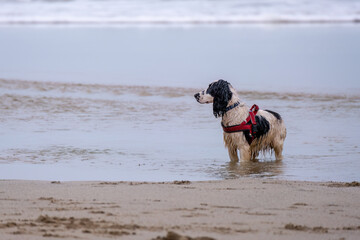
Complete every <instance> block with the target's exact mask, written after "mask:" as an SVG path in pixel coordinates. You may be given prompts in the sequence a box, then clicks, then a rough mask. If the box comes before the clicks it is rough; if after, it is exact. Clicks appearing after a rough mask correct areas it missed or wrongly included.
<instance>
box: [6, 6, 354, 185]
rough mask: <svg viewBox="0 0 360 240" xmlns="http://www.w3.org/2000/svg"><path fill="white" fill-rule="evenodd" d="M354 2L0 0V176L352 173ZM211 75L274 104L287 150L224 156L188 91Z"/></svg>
mask: <svg viewBox="0 0 360 240" xmlns="http://www.w3.org/2000/svg"><path fill="white" fill-rule="evenodd" d="M324 9H325V10H326V11H325V10H324ZM359 9H360V8H359V3H358V2H357V1H325V0H322V1H211V0H206V1H205V0H197V1H176V0H175V1H160V0H159V1H158V0H152V1H141V0H135V1H126V0H124V1H89V0H74V1H28V0H22V1H4V0H0V99H1V101H0V126H1V128H0V179H31V180H51V181H74V180H102V181H173V180H190V181H196V180H219V179H228V178H241V177H249V176H250V177H264V178H276V179H288V180H306V181H358V180H359V174H358V172H359V169H360V161H359V158H360V150H359V147H360V141H359V133H360V122H359V121H358V120H359V118H360V97H359V96H360V94H359V93H360V81H358V79H359V76H360V67H359V62H360V47H359V42H360V28H359V26H358V23H357V22H358V15H359V12H360V11H359ZM220 78H222V79H225V80H227V81H229V82H231V83H232V85H233V86H234V87H235V88H236V89H237V90H238V91H239V95H240V97H241V99H242V100H243V101H245V102H246V103H247V104H248V105H249V106H251V105H252V104H254V103H256V104H257V105H259V106H260V108H262V109H271V110H274V111H276V112H279V113H280V114H281V115H282V117H283V119H284V121H285V124H286V126H287V133H288V134H287V139H286V141H285V146H284V160H283V161H280V162H278V161H275V159H274V157H273V156H271V155H269V154H268V155H265V156H260V157H259V159H258V160H257V161H255V162H240V163H231V162H229V158H228V156H227V150H226V149H225V148H224V144H223V140H222V129H221V126H220V120H219V119H216V118H214V116H213V115H212V108H211V106H210V105H200V104H198V103H197V102H196V101H195V99H194V97H193V95H194V93H196V92H198V91H200V90H202V89H204V88H206V86H207V85H208V84H209V83H210V82H212V81H214V80H217V79H220Z"/></svg>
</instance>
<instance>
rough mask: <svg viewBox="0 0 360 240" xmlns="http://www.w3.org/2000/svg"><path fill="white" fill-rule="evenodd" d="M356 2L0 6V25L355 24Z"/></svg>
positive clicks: (25, 2) (23, 1)
mask: <svg viewBox="0 0 360 240" xmlns="http://www.w3.org/2000/svg"><path fill="white" fill-rule="evenodd" d="M358 21H360V1H356V0H317V1H310V0H278V1H275V0H267V1H266V0H254V1H250V0H222V1H220V0H104V1H97V0H72V1H71V0H43V1H42V0H15V1H10V0H0V23H2V24H12V23H25V24H26V23H40V24H41V23H70V24H71V23H130V24H131V23H134V24H137V23H190V24H194V23H200V24H201V23H256V22H261V23H263V22H265V23H266V22H276V23H281V22H358Z"/></svg>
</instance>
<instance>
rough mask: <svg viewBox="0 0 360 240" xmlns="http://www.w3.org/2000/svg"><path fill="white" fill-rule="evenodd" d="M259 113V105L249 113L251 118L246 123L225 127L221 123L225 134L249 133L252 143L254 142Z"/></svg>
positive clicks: (253, 107) (254, 106)
mask: <svg viewBox="0 0 360 240" xmlns="http://www.w3.org/2000/svg"><path fill="white" fill-rule="evenodd" d="M258 111H259V107H258V105H256V104H254V105H253V106H252V107H251V108H250V111H249V116H248V117H247V118H246V120H245V121H243V122H242V123H240V124H239V125H233V126H228V127H225V126H224V124H222V123H221V126H222V127H223V130H224V132H226V133H233V132H242V131H249V132H250V137H251V141H252V140H254V138H255V134H256V132H257V126H256V120H255V115H256V114H257V112H258Z"/></svg>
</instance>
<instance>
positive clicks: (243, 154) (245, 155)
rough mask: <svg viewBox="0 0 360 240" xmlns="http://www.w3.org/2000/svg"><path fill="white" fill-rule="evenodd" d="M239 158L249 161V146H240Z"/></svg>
mask: <svg viewBox="0 0 360 240" xmlns="http://www.w3.org/2000/svg"><path fill="white" fill-rule="evenodd" d="M240 158H241V160H243V161H250V160H251V154H250V147H249V146H242V147H241V148H240Z"/></svg>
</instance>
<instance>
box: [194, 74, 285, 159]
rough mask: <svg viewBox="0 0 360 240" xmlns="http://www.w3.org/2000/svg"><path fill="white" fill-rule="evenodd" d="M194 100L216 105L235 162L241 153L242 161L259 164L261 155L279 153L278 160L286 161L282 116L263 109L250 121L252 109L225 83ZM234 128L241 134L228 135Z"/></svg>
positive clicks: (233, 132) (215, 108)
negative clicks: (257, 162)
mask: <svg viewBox="0 0 360 240" xmlns="http://www.w3.org/2000/svg"><path fill="white" fill-rule="evenodd" d="M194 97H195V99H196V100H197V101H198V102H199V103H202V104H203V103H212V104H213V113H214V116H215V117H221V118H222V120H221V124H222V126H223V129H224V142H225V147H227V148H228V151H229V157H230V159H231V161H239V157H238V150H239V151H240V158H241V159H242V160H255V159H256V158H257V157H258V155H259V153H260V152H262V153H265V152H270V153H272V152H275V158H276V160H281V159H282V158H283V156H282V151H283V145H284V140H285V137H286V128H285V124H284V121H283V119H282V118H281V116H280V114H278V113H276V112H273V111H270V110H261V109H260V110H258V111H257V110H256V112H254V114H253V116H252V117H250V113H251V110H250V109H249V107H247V106H246V105H245V103H243V102H241V100H240V98H239V96H238V94H237V92H236V91H235V89H234V88H233V87H232V86H231V84H230V83H228V82H227V81H224V80H222V79H220V80H218V81H215V82H213V83H211V84H210V85H209V87H208V88H207V89H205V90H203V91H201V92H199V93H196V94H195V95H194ZM254 106H255V105H254ZM256 107H257V106H256ZM249 119H250V120H249ZM254 125H255V126H254ZM242 126H246V129H242V128H241V127H242ZM231 127H233V128H234V129H236V127H237V129H238V130H236V131H228V129H230V128H231ZM239 129H240V130H239Z"/></svg>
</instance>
